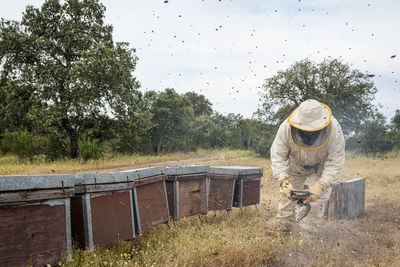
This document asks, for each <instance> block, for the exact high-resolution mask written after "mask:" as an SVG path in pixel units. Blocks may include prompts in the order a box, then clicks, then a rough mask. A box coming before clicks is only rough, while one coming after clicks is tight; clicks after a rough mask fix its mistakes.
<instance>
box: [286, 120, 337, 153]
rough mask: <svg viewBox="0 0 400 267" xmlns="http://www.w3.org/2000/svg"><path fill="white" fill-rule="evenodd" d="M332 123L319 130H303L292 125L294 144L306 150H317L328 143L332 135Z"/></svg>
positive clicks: (291, 132)
mask: <svg viewBox="0 0 400 267" xmlns="http://www.w3.org/2000/svg"><path fill="white" fill-rule="evenodd" d="M331 132H332V125H331V124H328V125H327V126H326V127H325V128H323V129H321V130H318V131H312V132H311V131H303V130H300V129H298V128H296V127H293V126H290V136H291V138H292V140H293V142H294V144H295V145H296V146H297V147H299V148H301V149H304V150H315V149H318V148H321V147H323V146H324V145H326V143H328V140H329V138H330V136H331Z"/></svg>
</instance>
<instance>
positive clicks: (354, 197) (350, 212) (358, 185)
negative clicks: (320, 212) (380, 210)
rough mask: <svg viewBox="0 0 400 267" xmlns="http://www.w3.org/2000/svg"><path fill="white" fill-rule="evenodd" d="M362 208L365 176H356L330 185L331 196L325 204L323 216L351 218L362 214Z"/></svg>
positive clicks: (332, 218) (363, 206) (330, 218)
mask: <svg viewBox="0 0 400 267" xmlns="http://www.w3.org/2000/svg"><path fill="white" fill-rule="evenodd" d="M364 210H365V178H356V179H353V180H349V181H345V182H340V183H337V184H334V185H333V186H332V191H331V196H330V198H329V201H328V203H327V205H326V206H325V218H327V219H329V220H336V219H343V218H353V217H356V216H358V215H361V214H363V213H364Z"/></svg>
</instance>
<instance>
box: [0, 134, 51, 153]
mask: <svg viewBox="0 0 400 267" xmlns="http://www.w3.org/2000/svg"><path fill="white" fill-rule="evenodd" d="M46 143H47V139H46V137H44V136H40V135H35V134H33V133H31V132H29V131H28V130H26V129H25V130H24V131H22V132H8V131H6V132H5V133H4V134H3V139H2V141H1V150H2V152H3V153H4V154H7V153H11V154H13V155H16V156H17V157H18V158H19V159H20V160H26V159H29V160H30V161H32V160H33V158H34V157H35V156H37V155H40V154H42V153H43V151H44V148H45V146H46Z"/></svg>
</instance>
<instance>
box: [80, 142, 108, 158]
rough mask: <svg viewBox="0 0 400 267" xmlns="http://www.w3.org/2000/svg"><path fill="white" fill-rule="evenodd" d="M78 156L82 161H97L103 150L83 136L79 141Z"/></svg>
mask: <svg viewBox="0 0 400 267" xmlns="http://www.w3.org/2000/svg"><path fill="white" fill-rule="evenodd" d="M78 155H79V157H80V158H81V159H83V161H87V160H89V159H99V158H100V157H101V156H102V155H103V149H102V147H101V145H99V144H98V143H97V142H96V141H94V140H92V139H91V138H90V137H88V136H85V137H83V138H82V139H81V140H80V141H79V149H78Z"/></svg>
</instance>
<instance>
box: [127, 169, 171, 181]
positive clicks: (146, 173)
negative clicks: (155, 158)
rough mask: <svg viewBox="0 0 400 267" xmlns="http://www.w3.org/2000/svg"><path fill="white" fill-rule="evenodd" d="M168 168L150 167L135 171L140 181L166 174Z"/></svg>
mask: <svg viewBox="0 0 400 267" xmlns="http://www.w3.org/2000/svg"><path fill="white" fill-rule="evenodd" d="M166 170H167V168H166V167H165V166H159V167H149V168H142V169H136V170H134V171H135V172H136V176H137V178H138V179H144V178H147V177H152V176H158V175H162V174H165V173H166Z"/></svg>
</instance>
